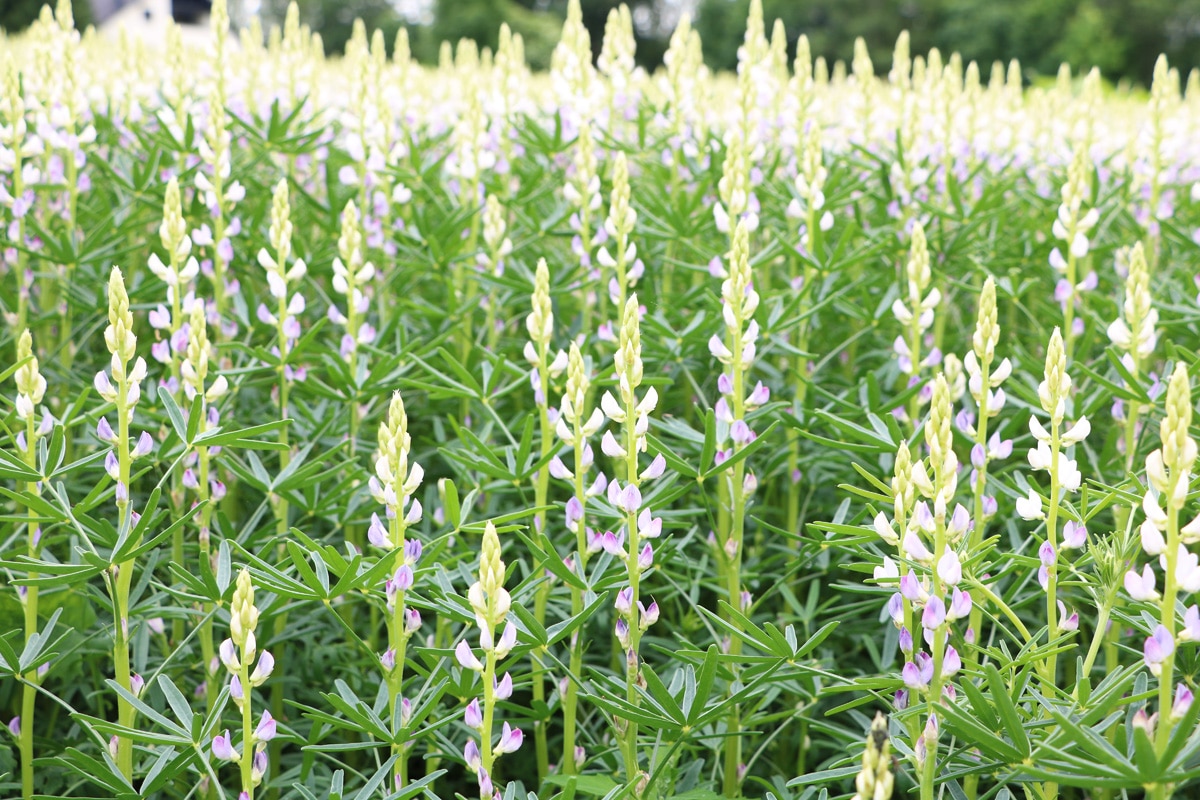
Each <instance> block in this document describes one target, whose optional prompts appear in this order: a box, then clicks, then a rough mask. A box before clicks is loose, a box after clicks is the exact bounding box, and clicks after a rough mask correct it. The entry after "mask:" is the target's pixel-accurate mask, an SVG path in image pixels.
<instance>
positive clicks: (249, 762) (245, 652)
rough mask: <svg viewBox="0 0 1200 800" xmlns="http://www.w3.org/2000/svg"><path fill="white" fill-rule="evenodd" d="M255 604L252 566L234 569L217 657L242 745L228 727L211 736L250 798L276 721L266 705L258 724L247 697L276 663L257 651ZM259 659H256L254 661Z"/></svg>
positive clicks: (261, 772)
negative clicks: (224, 631)
mask: <svg viewBox="0 0 1200 800" xmlns="http://www.w3.org/2000/svg"><path fill="white" fill-rule="evenodd" d="M258 614H259V611H258V608H257V607H256V606H255V605H254V584H253V583H252V582H251V580H250V572H249V571H248V570H245V569H243V570H242V571H241V572H240V573H238V577H237V587H236V589H235V590H234V592H233V600H232V602H231V603H230V604H229V638H228V639H226V640H225V641H223V642H221V663H222V664H224V665H225V671H226V672H227V673H228V674H229V696H230V697H231V698H233V702H234V705H235V706H236V707H237V710H238V711H239V712H240V713H241V717H242V719H241V723H242V730H241V739H242V741H241V746H240V747H237V746H235V745H234V743H233V737H232V736H231V735H230V733H229V731H228V730H225V731H224V732H223V733H220V734H218V735H216V736H214V737H213V739H212V744H211V750H212V754H213V757H214V758H216V759H218V760H221V761H232V762H233V763H235V764H237V765H238V767H239V769H240V772H241V785H242V793H241V795H239V796H240V797H245V798H246V800H254V791H255V789H256V788H258V785H259V784H260V783H262V781H263V778H264V777H266V774H267V765H268V757H267V750H266V746H267V743H268V742H270V741H271V740H272V739H274V738H275V735H276V732H277V723H276V721H275V718H274V717H272V716H271V712H270V711H266V710H264V711H263V712H262V715H261V716H260V717H259V721H258V723H257V724H255V723H254V714H253V708H252V705H253V704H252V702H251V698H252V696H253V690H254V689H256V688H258V687H259V686H262V685H263V684H264V683H266V681H267V678H269V677H271V673H272V672H273V671H274V669H275V658H274V657H273V656H272V655H271V653H270V652H268V651H266V650H263V651H262V652H261V653H260V652H259V651H258V642H257V640H256V639H255V630H256V629H257V628H258ZM256 659H257V661H256Z"/></svg>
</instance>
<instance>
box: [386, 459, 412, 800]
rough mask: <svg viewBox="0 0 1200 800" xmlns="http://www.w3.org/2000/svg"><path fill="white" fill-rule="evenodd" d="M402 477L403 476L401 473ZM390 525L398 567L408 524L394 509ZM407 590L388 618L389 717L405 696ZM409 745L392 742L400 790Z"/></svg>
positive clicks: (405, 774)
mask: <svg viewBox="0 0 1200 800" xmlns="http://www.w3.org/2000/svg"><path fill="white" fill-rule="evenodd" d="M401 480H403V476H401ZM389 527H390V528H391V539H392V542H393V543H394V544H395V545H396V555H395V563H394V564H393V570H398V569H400V567H402V566H404V552H405V545H406V544H407V542H406V541H405V538H404V534H405V530H406V528H407V527H408V525H407V523H405V521H404V518H403V516H402V515H401V514H400V513H399V512H397V513H396V515H395V516H393V517H392V519H391V520H390V521H389ZM405 597H406V592H397V593H396V601H395V605H394V606H393V607H392V617H391V619H389V620H388V644H389V645H390V647H391V649H392V651H393V652H394V654H395V657H396V665H395V667H393V668H392V670H391V671H390V672H389V671H385V672H384V678H385V680H386V681H387V689H388V714H389V717H390V719H391V720H392V721H394V720H395V719H396V707H397V706H398V705H401V704H402V703H403V700H404V696H403V691H404V666H405V659H406V658H407V657H408V640H409V638H410V636H409V633H408V630H407V627H406V625H405V620H404V612H405V610H406V603H405ZM407 750H408V746H407V744H406V743H400V744H393V745H392V755H394V756H396V757H397V758H396V763H395V766H394V767H393V768H392V775H393V779H394V780H395V782H396V783H395V788H396V789H397V790H403V789H404V787H405V786H407V784H408V757H407Z"/></svg>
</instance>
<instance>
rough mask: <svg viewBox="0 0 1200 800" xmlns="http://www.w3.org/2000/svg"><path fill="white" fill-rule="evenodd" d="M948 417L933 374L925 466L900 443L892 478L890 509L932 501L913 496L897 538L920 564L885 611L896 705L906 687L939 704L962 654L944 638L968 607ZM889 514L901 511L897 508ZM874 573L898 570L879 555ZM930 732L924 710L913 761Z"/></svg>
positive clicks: (962, 514)
mask: <svg viewBox="0 0 1200 800" xmlns="http://www.w3.org/2000/svg"><path fill="white" fill-rule="evenodd" d="M950 418H951V402H950V387H949V384H948V383H947V381H946V379H945V376H944V375H941V374H939V375H938V376H937V377H936V378H935V379H934V382H933V397H932V405H931V407H930V413H929V420H928V421H927V422H926V424H925V443H926V446H927V447H928V448H929V458H928V469H927V468H926V464H925V463H924V462H922V461H916V462H914V463H912V464H911V467H910V466H909V463H908V461H909V460H908V458H907V449H906V448H905V449H904V450H903V451H902V452H903V453H904V455H903V456H898V457H897V475H896V479H895V480H894V481H893V487H894V488H893V491H894V493H895V502H896V505H897V508H898V509H899V507H900V506H901V505H902V504H903V505H907V504H908V502H909V497H914V498H915V493H914V491H913V490H915V491H918V492H920V493H921V495H922V496H924V497H925V498H927V500H928V501H930V503H931V504H932V508H931V507H930V505H929V504H927V503H926V502H925V501H920V502H918V503H916V504H915V507H914V510H913V512H912V514H911V517H909V516H908V514H907V513H906V514H905V515H904V516H905V518H906V520H907V522H908V525H907V530H905V531H904V538H903V541H902V546H903V551H904V555H905V557H907V559H908V560H909V561H910V562H911V563H913V564H915V565H917V566H919V567H921V570H922V573H923V576H919V575H918V573H917V571H916V570H915V569H914V568H911V567H910V568H909V571H908V573H907V574H906V575H904V576H903V577H902V578H900V579H899V584H900V591H899V592H897V593H895V594H893V595H892V597H891V599H890V600H889V601H888V613H889V614H890V615H891V617H892V620H893V622H894V623H895V624H896V625H897V626H899V627H900V649H901V651H902V652H903V653H904V654H905V655H906V656H907V657H908V661H907V662H906V663H905V664H904V667H903V669H902V671H901V677H902V678H903V680H904V684H905V686H906V687H907V691H906V692H904V693H903V694H900V695H898V697H897V705H898V706H901V707H903V706H906V705H908V703H909V696H908V692H909V691H911V692H920V693H923V694H927V695H928V699H929V702H930V703H938V702H940V701H941V697H942V694H943V693H945V694H947V695H948V696H950V697H951V698H952V697H953V696H954V687H953V686H952V685H950V684H949V683H948V680H949V679H950V678H952V677H953V676H954V675H955V674H956V673H957V672H958V671H959V670H960V669H961V668H962V658H961V656H960V655H959V653H958V650H957V649H956V648H955V647H954V645H953V644H951V643H950V637H951V633H952V631H951V627H950V623H953V622H955V621H957V620H960V619H965V618H967V617H968V616H969V615H970V613H971V609H972V599H971V594H970V592H969V591H968V590H967V589H965V588H960V584H961V583H962V581H963V569H962V561H961V558H960V555H959V549H960V548H961V547H962V544H963V541H964V538H965V535H966V534H967V533H968V531H969V530H970V529H971V525H972V523H971V519H970V515H969V513H968V512H967V510H966V508H964V507H963V506H962V505H956V506H955V507H954V510H953V512H951V511H950V510H949V505H950V503H951V502H953V499H954V495H955V491H956V488H957V480H958V478H957V475H958V458H957V456H956V455H955V453H954V450H953V449H952V444H953V438H952V434H951V431H950ZM902 467H903V468H904V469H901V468H902ZM906 473H907V474H906ZM896 516H897V517H898V518H899V517H901V514H900V513H899V511H898V512H897V514H896ZM876 528H877V529H878V530H881V532H882V533H883V534H885V539H890V540H891V541H892V542H895V541H896V540H897V539H898V538H899V537H897V535H896V534H895V533H894V532H892V530H891V526H890V525H888V524H886V520H877V523H876ZM924 537H928V538H929V539H931V540H932V542H931V543H932V545H933V549H932V550H931V549H930V548H929V547H928V546H927V545H926V544H925V541H924ZM877 577H878V578H880V579H883V580H887V581H889V582H890V581H893V580H895V579H896V578H897V577H898V570H896V569H895V568H894V565H890V564H889V563H888V562H886V561H885V563H884V567H883V569H882V570H881V571H880V572H878V573H877ZM910 608H911V609H912V612H917V611H919V612H920V614H921V616H920V625H921V632H922V634H923V636H922V638H923V639H924V642H925V645H926V646H927V647H928V650H925V649H924V648H923V647H922V645H921V642H920V641H917V640H915V638H914V636H913V633H912V631H911V630H910V629H909V627H908V625H909V624H910V621H911V624H915V620H912V618H911V616H910V612H909V609H910ZM937 737H938V722H937V716H936V714H935V713H933V712H931V713H930V715H929V719H928V722H927V725H926V728H925V732H924V733H923V734H922V735H921V736H920V737H918V739H917V741H916V742H915V743H914V752H915V754H916V758H917V761H918V763H922V764H926V763H929V762H928V756H929V754H930V753H933V752H935V750H936V747H937Z"/></svg>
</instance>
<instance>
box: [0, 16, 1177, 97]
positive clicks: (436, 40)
mask: <svg viewBox="0 0 1200 800" xmlns="http://www.w3.org/2000/svg"><path fill="white" fill-rule="evenodd" d="M581 1H582V6H583V16H584V23H585V24H586V25H587V27H588V30H590V31H591V34H592V47H593V51H594V52H596V53H599V51H600V42H601V40H602V38H603V36H604V22H605V19H606V18H607V16H608V12H609V11H610V10H611V9H613V8H615V7H616V6H617V5H619V4H620V0H581ZM626 1H627V2H628V4H629V6H630V8H631V10H632V11H633V17H634V20H635V33H636V35H637V39H638V52H637V56H638V61H639V63H641V64H642V65H643V66H645V67H647V68H648V69H653V68H654V67H656V66H657V65H658V64H659V63H660V61H661V59H662V54H663V52H664V50H665V49H666V44H667V39H668V37H669V36H670V33H671V27H672V26H673V23H674V20H675V19H676V17H677V16H678V11H679V9H680V8H681V7H683V6H694V7H695V10H694V14H693V22H694V24H695V26H696V28H697V29H698V30H699V31H700V34H701V36H702V38H703V41H704V54H705V58H706V60H707V61H708V63H709V65H710V66H712V67H714V68H718V69H730V68H732V67H733V66H734V65H735V64H736V63H737V48H738V45H739V44H740V43H741V40H742V32H743V30H744V29H745V20H746V14H747V10H748V9H749V6H750V0H626ZM43 2H44V0H0V27H3V28H6V29H8V30H10V31H11V30H20V29H21V28H23V27H24V26H25V25H27V24H28V23H29V22H31V21H32V20H33V19H34V18H35V17H36V15H37V12H38V9H39V8H40V6H41V5H42V3H43ZM238 2H245V0H230V3H231V7H233V6H236V5H237V4H238ZM287 2H288V0H260V2H257V3H255V5H258V6H260V13H262V14H263V16H264V17H265V18H267V20H268V21H270V20H275V21H281V20H282V19H283V14H284V11H285V9H286V7H287ZM299 3H300V8H301V17H302V19H303V21H304V22H305V23H307V24H308V25H310V26H311V27H312V28H313V29H315V30H319V31H320V32H321V35H322V37H323V39H324V41H325V44H326V48H327V49H328V50H329V51H331V52H340V51H341V50H342V48H343V47H344V46H345V43H346V41H347V40H348V39H349V38H350V32H351V28H352V25H353V22H354V19H355V18H356V17H361V18H362V19H363V21H364V22H365V23H366V24H367V27H368V29H374V28H382V29H383V31H384V34H385V36H386V38H387V41H388V42H389V43H390V42H391V41H392V40H393V39H394V36H395V33H396V31H398V30H399V28H400V27H401V26H407V27H408V28H409V38H410V41H411V42H412V48H413V53H414V55H416V57H417V58H419V59H421V60H423V61H426V62H434V61H436V60H437V57H438V48H439V46H440V44H441V42H442V41H445V40H449V41H452V42H454V41H457V40H458V39H460V38H463V37H469V38H472V39H475V40H476V41H477V42H479V43H480V45H488V46H491V47H493V48H495V46H496V39H497V31H498V30H499V27H500V23H501V22H507V23H508V24H509V26H510V27H511V28H512V29H513V30H514V31H516V32H518V33H520V34H521V35H522V36H523V37H524V39H525V50H526V55H527V57H528V59H529V62H530V64H531V65H532V66H533V67H534V68H535V69H537V68H541V69H544V68H546V67H547V66H549V63H550V53H551V52H552V51H553V49H554V45H555V43H556V42H557V41H558V36H559V31H560V29H561V27H562V20H563V18H564V17H565V15H566V6H567V0H299ZM74 5H75V8H76V19H78V20H80V21H81V22H86V21H88V20H89V19H90V14H89V13H88V0H74ZM763 6H764V12H765V16H766V18H767V24H768V28H769V26H770V24H771V22H772V21H773V20H774V19H775V18H779V19H781V20H782V21H783V23H784V26H785V28H786V30H787V36H788V40H789V43H790V44H791V45H792V46H793V47H794V45H795V41H796V39H797V38H798V37H799V36H800V34H801V33H804V34H807V36H808V38H809V42H810V43H811V46H812V51H813V54H814V55H822V56H825V58H826V59H827V60H829V61H830V62H832V61H833V60H835V59H843V60H845V61H847V62H849V60H850V59H851V57H852V55H853V50H854V39H855V38H856V37H858V36H861V37H863V38H864V39H865V40H866V42H867V44H868V46H869V47H870V50H871V55H872V58H873V59H874V62H875V66H876V69H877V70H879V71H881V72H885V71H886V70H887V69H888V67H889V66H890V61H891V50H892V45H893V44H894V43H895V40H896V35H897V34H898V33H899V32H900V31H901V30H903V29H907V30H908V31H909V32H910V34H911V35H912V49H913V52H914V53H921V52H925V51H927V50H928V49H929V48H931V47H934V46H936V47H939V48H941V49H942V50H943V51H946V52H950V51H958V52H959V53H961V54H962V56H963V58H964V59H967V60H972V59H973V60H975V61H978V62H979V63H980V65H981V66H983V67H984V71H985V74H986V69H987V68H988V67H989V66H990V64H991V62H992V61H995V60H1000V61H1008V60H1009V59H1011V58H1018V59H1020V60H1021V64H1022V65H1023V66H1024V68H1025V70H1026V74H1027V75H1029V76H1031V77H1032V76H1033V75H1052V74H1053V73H1054V72H1056V71H1057V69H1058V65H1059V64H1060V63H1061V62H1064V61H1065V62H1067V63H1068V64H1070V65H1071V66H1072V67H1073V68H1075V69H1076V70H1081V69H1085V68H1088V67H1091V66H1098V67H1100V69H1101V70H1102V71H1103V73H1104V74H1105V76H1107V77H1108V78H1109V79H1110V80H1120V79H1123V78H1126V79H1130V80H1134V81H1138V82H1141V83H1147V82H1148V81H1149V79H1150V75H1151V73H1152V71H1153V67H1154V60H1155V59H1156V58H1157V57H1158V54H1159V53H1166V54H1167V56H1168V57H1169V58H1170V59H1171V63H1172V64H1173V65H1174V66H1177V67H1179V68H1180V70H1181V71H1182V72H1184V73H1185V74H1186V72H1187V71H1188V70H1189V69H1191V68H1192V67H1195V66H1200V0H763ZM413 9H416V10H417V12H418V13H416V14H415V15H414V14H413V13H409V14H407V15H406V14H405V13H403V12H404V11H406V10H407V11H409V12H411V11H412V10H413ZM414 16H415V17H416V18H415V19H414Z"/></svg>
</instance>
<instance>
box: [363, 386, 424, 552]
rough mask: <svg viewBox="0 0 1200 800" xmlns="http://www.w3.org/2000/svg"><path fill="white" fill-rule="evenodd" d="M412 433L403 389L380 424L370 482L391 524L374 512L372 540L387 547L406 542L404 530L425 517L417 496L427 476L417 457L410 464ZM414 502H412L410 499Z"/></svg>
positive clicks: (395, 397) (374, 496)
mask: <svg viewBox="0 0 1200 800" xmlns="http://www.w3.org/2000/svg"><path fill="white" fill-rule="evenodd" d="M411 450H412V437H411V436H409V433H408V414H407V412H406V411H405V409H404V400H403V399H402V398H401V397H400V393H399V392H395V393H393V394H392V402H391V405H389V406H388V417H387V420H386V421H384V422H382V423H380V425H379V452H378V454H377V456H376V458H375V474H374V475H372V476H371V479H370V480H369V481H368V483H367V487H368V488H369V489H370V491H371V496H372V497H373V498H375V502H377V503H379V504H380V505H382V506H383V507H384V508H385V509H386V512H387V519H388V520H389V524H388V525H384V524H383V521H382V520H380V519H379V515H378V514H372V515H371V527H370V529H369V530H368V532H367V537H368V539H369V541H370V542H371V544H373V545H375V546H376V547H381V548H383V549H385V550H391V549H393V548H396V547H403V546H404V530H405V528H407V527H408V526H409V525H415V524H416V523H418V522H420V521H421V514H422V509H421V501H420V500H418V499H416V498H415V497H413V495H414V494H416V491H417V489H418V488H420V486H421V481H422V480H423V479H424V477H425V470H424V469H422V468H421V465H420V464H418V463H416V462H415V461H414V462H413V463H412V464H411V465H409V463H408V456H409V453H410V452H411ZM410 499H411V500H412V504H411V505H410V504H409V500H410Z"/></svg>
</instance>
